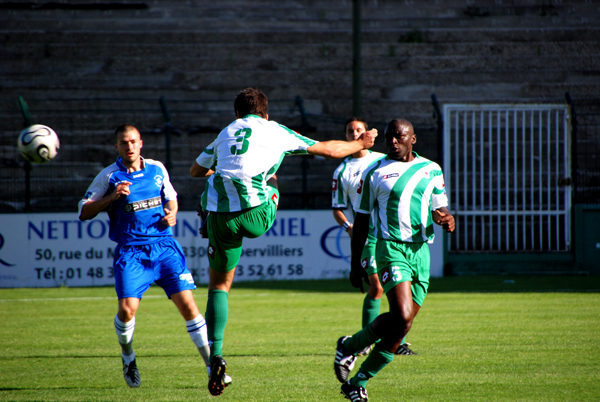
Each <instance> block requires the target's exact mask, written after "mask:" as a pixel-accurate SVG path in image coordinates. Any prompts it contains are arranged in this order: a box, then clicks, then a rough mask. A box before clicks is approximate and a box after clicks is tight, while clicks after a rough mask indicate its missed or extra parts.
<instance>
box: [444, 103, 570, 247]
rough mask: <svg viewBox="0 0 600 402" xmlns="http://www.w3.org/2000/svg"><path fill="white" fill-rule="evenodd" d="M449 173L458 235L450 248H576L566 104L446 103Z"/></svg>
mask: <svg viewBox="0 0 600 402" xmlns="http://www.w3.org/2000/svg"><path fill="white" fill-rule="evenodd" d="M444 122H445V125H444V144H445V153H444V161H445V163H444V165H445V166H444V172H445V177H446V182H447V188H448V196H449V200H450V206H451V209H452V210H453V211H454V213H455V214H456V218H457V227H459V228H461V230H460V233H457V234H456V235H455V236H452V237H451V243H450V244H451V247H450V250H451V251H453V252H457V253H472V252H540V251H543V252H549V251H559V252H566V251H569V250H570V247H571V153H570V147H571V122H570V114H569V108H568V106H567V105H566V104H565V105H445V106H444Z"/></svg>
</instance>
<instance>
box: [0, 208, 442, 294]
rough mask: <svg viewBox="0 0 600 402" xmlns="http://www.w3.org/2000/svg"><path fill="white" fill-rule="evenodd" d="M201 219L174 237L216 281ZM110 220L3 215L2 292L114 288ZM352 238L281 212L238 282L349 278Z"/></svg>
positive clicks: (435, 264) (436, 262) (190, 215)
mask: <svg viewBox="0 0 600 402" xmlns="http://www.w3.org/2000/svg"><path fill="white" fill-rule="evenodd" d="M199 226H200V218H198V216H197V215H196V213H195V212H184V211H180V212H179V213H178V214H177V225H176V226H175V227H174V228H173V231H174V236H175V238H176V239H177V240H178V241H179V243H180V244H181V246H182V247H183V250H184V252H185V254H186V258H187V264H188V268H189V269H190V271H192V274H193V276H194V279H195V281H196V283H197V284H206V283H207V282H208V276H207V275H208V272H207V271H208V256H207V252H208V239H203V238H201V237H200V235H199V234H198V228H199ZM108 229H109V224H108V216H107V215H106V214H105V213H101V214H100V215H98V217H96V218H95V219H92V220H89V221H85V222H82V221H80V220H79V219H78V216H77V213H57V214H6V215H0V288H16V287H57V286H71V287H78V286H103V285H112V284H114V275H113V269H112V261H113V256H114V250H115V243H114V242H113V241H111V240H110V239H109V238H108ZM438 230H439V227H437V225H436V236H437V238H436V242H435V243H434V244H432V245H430V247H431V248H430V249H431V274H432V276H442V272H443V269H442V267H443V247H442V243H443V242H442V236H441V231H438ZM349 270H350V238H349V237H348V234H347V233H346V232H345V231H344V230H343V229H342V228H341V227H340V226H339V225H337V224H336V222H335V221H334V219H333V216H332V213H331V211H278V212H277V219H276V221H275V223H274V224H273V227H272V228H271V229H270V230H269V231H268V232H267V233H265V234H264V235H263V236H261V237H259V238H257V239H244V246H243V251H242V257H241V259H240V263H239V265H238V267H237V269H236V277H235V280H236V281H251V280H295V279H335V278H347V277H348V272H349Z"/></svg>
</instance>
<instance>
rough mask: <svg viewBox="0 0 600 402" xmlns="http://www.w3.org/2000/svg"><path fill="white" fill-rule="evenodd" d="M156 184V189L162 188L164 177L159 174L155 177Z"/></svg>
mask: <svg viewBox="0 0 600 402" xmlns="http://www.w3.org/2000/svg"><path fill="white" fill-rule="evenodd" d="M154 183H156V187H162V184H163V177H162V176H161V175H159V174H157V175H156V176H154Z"/></svg>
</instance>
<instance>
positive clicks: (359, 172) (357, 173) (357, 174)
mask: <svg viewBox="0 0 600 402" xmlns="http://www.w3.org/2000/svg"><path fill="white" fill-rule="evenodd" d="M361 173H362V172H361V171H358V172H356V173H354V174H353V175H352V177H356V176H360V174H361Z"/></svg>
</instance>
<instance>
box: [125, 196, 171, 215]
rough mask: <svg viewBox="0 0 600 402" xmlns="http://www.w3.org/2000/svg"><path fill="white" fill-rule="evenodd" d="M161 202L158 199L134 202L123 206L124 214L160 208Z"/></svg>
mask: <svg viewBox="0 0 600 402" xmlns="http://www.w3.org/2000/svg"><path fill="white" fill-rule="evenodd" d="M161 205H162V202H161V200H160V197H154V198H149V199H147V200H140V201H135V202H132V203H130V204H125V205H124V206H123V209H125V212H126V213H128V214H129V213H131V212H137V211H142V210H144V209H150V208H156V207H160V206H161Z"/></svg>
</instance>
